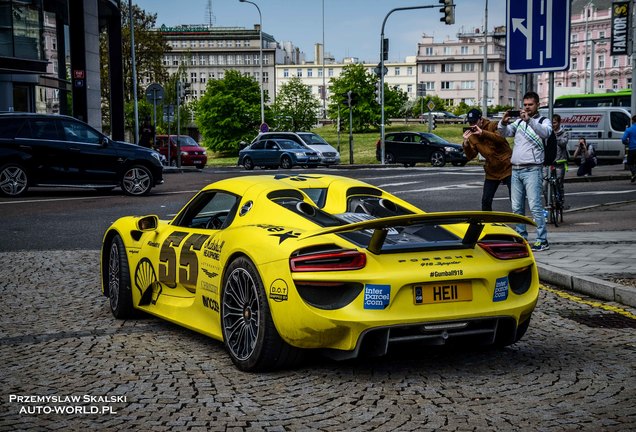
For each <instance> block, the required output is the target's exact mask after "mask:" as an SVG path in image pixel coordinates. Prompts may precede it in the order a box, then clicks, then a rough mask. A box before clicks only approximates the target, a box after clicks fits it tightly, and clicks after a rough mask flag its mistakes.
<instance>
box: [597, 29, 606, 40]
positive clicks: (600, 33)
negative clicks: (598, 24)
mask: <svg viewBox="0 0 636 432" xmlns="http://www.w3.org/2000/svg"><path fill="white" fill-rule="evenodd" d="M598 38H599V39H605V30H600V31H599V32H598Z"/></svg>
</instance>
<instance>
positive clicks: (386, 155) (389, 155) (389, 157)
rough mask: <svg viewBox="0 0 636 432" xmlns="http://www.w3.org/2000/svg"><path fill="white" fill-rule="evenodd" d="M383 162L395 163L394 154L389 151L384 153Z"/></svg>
mask: <svg viewBox="0 0 636 432" xmlns="http://www.w3.org/2000/svg"><path fill="white" fill-rule="evenodd" d="M384 163H386V164H394V163H395V155H394V154H393V153H391V152H386V153H384Z"/></svg>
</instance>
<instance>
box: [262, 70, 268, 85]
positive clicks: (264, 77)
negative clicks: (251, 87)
mask: <svg viewBox="0 0 636 432" xmlns="http://www.w3.org/2000/svg"><path fill="white" fill-rule="evenodd" d="M263 82H264V83H268V82H269V72H263Z"/></svg>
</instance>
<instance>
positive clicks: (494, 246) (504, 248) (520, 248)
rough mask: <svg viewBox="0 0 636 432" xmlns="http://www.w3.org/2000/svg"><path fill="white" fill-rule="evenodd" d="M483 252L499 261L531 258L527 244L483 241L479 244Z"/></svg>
mask: <svg viewBox="0 0 636 432" xmlns="http://www.w3.org/2000/svg"><path fill="white" fill-rule="evenodd" d="M477 244H478V245H479V246H480V247H481V248H482V249H483V250H485V251H486V252H488V253H489V254H490V255H492V256H494V257H495V258H497V259H501V260H509V259H518V258H526V257H528V256H530V252H529V251H528V246H527V245H526V243H525V242H524V243H516V242H512V241H482V242H479V243H477Z"/></svg>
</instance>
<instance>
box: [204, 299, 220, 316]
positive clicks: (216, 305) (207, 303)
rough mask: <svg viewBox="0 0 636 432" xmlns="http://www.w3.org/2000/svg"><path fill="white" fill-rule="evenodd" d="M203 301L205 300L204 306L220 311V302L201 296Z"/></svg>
mask: <svg viewBox="0 0 636 432" xmlns="http://www.w3.org/2000/svg"><path fill="white" fill-rule="evenodd" d="M201 301H202V302H203V306H204V307H206V308H208V309H211V310H212V311H214V312H216V313H219V302H217V301H216V300H214V299H211V298H210V297H207V296H201Z"/></svg>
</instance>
